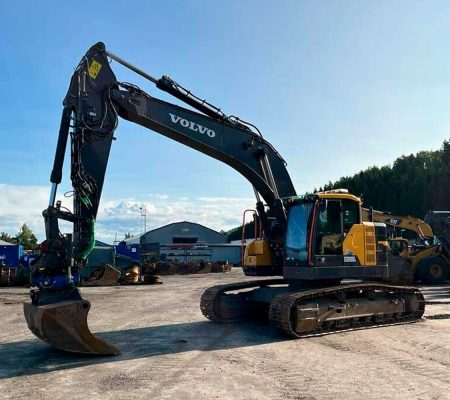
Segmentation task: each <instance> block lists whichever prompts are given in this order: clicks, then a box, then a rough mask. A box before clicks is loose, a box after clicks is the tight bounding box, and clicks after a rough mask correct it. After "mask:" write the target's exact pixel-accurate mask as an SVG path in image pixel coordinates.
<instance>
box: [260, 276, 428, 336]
mask: <svg viewBox="0 0 450 400" xmlns="http://www.w3.org/2000/svg"><path fill="white" fill-rule="evenodd" d="M354 293H358V294H359V296H358V297H353V298H352V297H349V298H347V299H346V297H347V295H349V294H354ZM365 295H369V299H367V298H365ZM330 298H336V299H337V303H338V304H340V305H341V306H342V308H341V309H340V310H341V312H340V314H341V316H337V313H336V311H338V307H336V305H331V304H329V305H328V306H327V301H326V300H327V299H330ZM377 300H378V302H379V309H378V312H374V311H373V309H374V308H377V304H376V302H377ZM381 300H383V301H382V302H381ZM319 301H322V302H324V303H325V304H324V305H325V307H322V308H320V307H319V305H318V304H317V303H318V302H319ZM358 301H359V302H361V303H364V302H367V301H368V302H369V303H370V302H372V303H373V305H372V307H364V304H362V305H360V304H358ZM332 302H333V303H336V301H332ZM358 307H359V308H360V311H359V312H355V313H352V312H351V309H352V308H353V309H358ZM364 309H365V310H367V312H366V313H364ZM348 310H350V312H346V311H348ZM361 310H362V311H363V312H362V313H361ZM402 310H403V311H402ZM424 311H425V300H424V297H423V295H422V293H421V292H420V290H419V289H417V288H412V287H405V286H392V285H382V284H377V283H358V284H348V285H340V286H333V287H328V288H323V289H314V290H307V291H303V292H294V293H292V292H291V293H284V294H281V295H278V296H276V297H275V298H274V299H273V301H272V303H271V305H270V310H269V321H270V324H271V326H273V327H275V328H277V329H279V330H280V331H282V332H283V333H284V334H286V335H287V336H290V337H293V338H300V337H311V336H320V335H323V334H325V333H330V332H334V331H342V330H346V331H348V330H356V329H363V328H369V327H377V326H382V325H397V324H404V323H409V322H414V321H417V320H420V318H421V317H422V316H423V313H424ZM302 317H304V319H303V320H302Z"/></svg>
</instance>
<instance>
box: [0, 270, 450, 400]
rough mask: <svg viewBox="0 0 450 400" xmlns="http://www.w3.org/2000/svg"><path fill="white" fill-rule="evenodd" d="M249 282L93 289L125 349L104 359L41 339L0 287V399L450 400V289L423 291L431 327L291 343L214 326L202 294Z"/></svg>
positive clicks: (211, 279)
mask: <svg viewBox="0 0 450 400" xmlns="http://www.w3.org/2000/svg"><path fill="white" fill-rule="evenodd" d="M242 279H248V278H244V277H243V275H242V273H241V272H240V271H237V270H236V271H233V272H231V273H228V274H210V275H189V276H167V277H164V284H163V285H155V286H140V287H136V286H134V287H133V286H121V287H104V288H83V289H82V292H83V295H84V297H85V298H86V299H89V300H90V301H91V303H92V309H91V312H90V315H89V324H90V327H91V330H92V331H93V332H96V333H98V336H99V337H101V338H104V339H107V340H111V341H113V342H114V343H116V344H117V345H118V346H119V347H120V348H121V350H122V352H123V354H122V355H121V356H117V357H94V358H92V357H83V356H75V355H69V354H65V353H63V352H59V351H57V350H54V349H52V348H51V347H49V346H48V345H46V344H45V343H43V342H41V341H40V340H38V339H36V338H35V337H34V336H33V335H32V334H31V333H30V332H29V331H28V328H27V326H26V323H25V321H24V317H23V313H22V303H23V302H24V301H25V300H26V299H27V290H26V289H18V288H0V327H1V328H0V398H2V399H25V398H33V399H66V400H68V399H196V400H200V399H236V400H237V399H298V400H300V399H301V400H312V399H362V398H364V399H450V284H449V285H443V286H439V287H423V288H422V289H423V291H424V293H425V295H426V299H427V306H426V307H427V308H426V313H425V316H426V318H424V319H423V321H421V322H418V323H414V324H410V325H401V326H390V327H383V328H376V329H368V330H359V331H353V332H344V333H339V334H331V335H327V336H322V337H315V338H308V339H301V340H291V339H287V338H285V337H283V336H281V335H280V334H278V333H277V332H276V331H275V330H273V329H272V328H271V327H269V326H267V325H264V324H252V323H246V324H224V325H222V324H215V323H213V322H210V321H207V320H205V319H204V318H203V316H202V314H201V312H200V310H199V299H200V296H201V293H202V291H203V290H204V289H205V288H207V287H209V286H211V285H214V284H218V283H225V282H233V281H237V280H242Z"/></svg>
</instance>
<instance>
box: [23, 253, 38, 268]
mask: <svg viewBox="0 0 450 400" xmlns="http://www.w3.org/2000/svg"><path fill="white" fill-rule="evenodd" d="M38 257H39V255H38V254H33V253H28V254H24V255H23V256H22V265H23V266H24V267H26V268H30V266H31V263H32V262H33V261H34V260H36V259H37V258H38Z"/></svg>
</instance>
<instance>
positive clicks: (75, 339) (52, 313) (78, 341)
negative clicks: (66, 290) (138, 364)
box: [24, 299, 120, 355]
mask: <svg viewBox="0 0 450 400" xmlns="http://www.w3.org/2000/svg"><path fill="white" fill-rule="evenodd" d="M90 308H91V304H90V303H89V301H86V300H83V299H80V300H68V301H60V302H56V303H50V304H45V305H35V304H32V303H31V302H27V303H25V304H24V313H25V318H26V320H27V323H28V327H29V328H30V330H31V332H33V333H34V334H35V335H36V336H37V337H38V338H39V339H42V340H43V341H45V342H47V343H49V344H50V345H52V346H54V347H56V348H57V349H60V350H65V351H69V352H73V353H84V354H92V355H119V354H120V350H119V349H118V348H117V347H116V346H114V345H113V344H111V343H108V342H106V341H104V340H101V339H98V338H96V337H95V336H94V335H93V334H92V333H91V331H90V330H89V328H88V324H87V315H88V312H89V309H90Z"/></svg>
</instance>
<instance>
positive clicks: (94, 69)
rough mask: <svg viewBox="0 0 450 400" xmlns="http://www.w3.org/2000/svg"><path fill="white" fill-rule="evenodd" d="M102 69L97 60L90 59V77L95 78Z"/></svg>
mask: <svg viewBox="0 0 450 400" xmlns="http://www.w3.org/2000/svg"><path fill="white" fill-rule="evenodd" d="M101 69H102V64H100V63H99V62H97V61H95V60H92V62H91V65H90V67H89V71H88V73H89V76H90V77H91V78H92V79H95V78H97V75H98V74H99V72H100V70H101Z"/></svg>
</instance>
